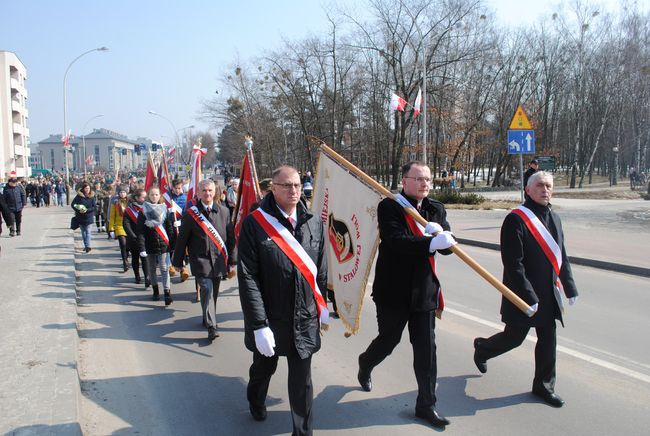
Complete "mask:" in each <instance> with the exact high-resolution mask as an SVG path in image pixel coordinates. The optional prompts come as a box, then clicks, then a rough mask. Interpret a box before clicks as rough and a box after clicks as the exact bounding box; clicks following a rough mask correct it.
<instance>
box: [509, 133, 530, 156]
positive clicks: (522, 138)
mask: <svg viewBox="0 0 650 436" xmlns="http://www.w3.org/2000/svg"><path fill="white" fill-rule="evenodd" d="M519 153H522V154H535V131H534V130H508V154H519Z"/></svg>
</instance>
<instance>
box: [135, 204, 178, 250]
mask: <svg viewBox="0 0 650 436" xmlns="http://www.w3.org/2000/svg"><path fill="white" fill-rule="evenodd" d="M145 204H146V203H145ZM151 218H152V217H151V216H147V214H146V212H145V209H143V210H142V211H141V212H140V214H139V215H138V224H137V226H136V234H137V237H138V247H139V250H140V252H143V251H146V252H147V254H151V255H157V254H163V253H168V252H170V251H172V250H173V248H174V244H175V242H176V232H175V231H174V225H173V224H172V221H171V215H170V214H169V213H167V209H166V208H165V213H164V218H163V220H162V226H163V227H164V228H165V232H166V233H167V238H168V239H169V245H167V243H166V242H165V241H164V239H163V238H162V237H161V236H160V235H159V234H158V233H157V232H156V230H155V228H152V227H149V226H147V225H146V224H145V221H146V220H148V219H151Z"/></svg>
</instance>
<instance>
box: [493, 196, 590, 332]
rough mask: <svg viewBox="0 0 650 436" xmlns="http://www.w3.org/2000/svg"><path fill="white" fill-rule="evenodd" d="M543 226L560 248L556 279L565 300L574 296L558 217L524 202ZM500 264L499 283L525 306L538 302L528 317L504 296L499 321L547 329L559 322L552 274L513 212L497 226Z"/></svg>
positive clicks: (553, 275)
mask: <svg viewBox="0 0 650 436" xmlns="http://www.w3.org/2000/svg"><path fill="white" fill-rule="evenodd" d="M524 205H525V206H526V207H528V208H529V209H530V210H532V211H533V213H534V214H535V216H537V218H539V219H540V221H541V222H542V223H543V224H544V225H545V226H546V228H547V229H548V231H549V233H550V234H551V236H553V239H555V241H556V242H557V244H558V245H559V246H560V248H561V249H562V269H561V270H560V280H561V282H562V285H563V288H564V294H565V295H566V297H567V298H571V297H575V296H577V295H578V290H577V289H576V284H575V282H574V280H573V274H572V272H571V264H570V263H569V259H568V258H567V254H566V249H565V247H564V233H563V231H562V223H561V221H560V217H559V216H558V215H557V214H556V213H555V212H553V211H552V210H551V208H550V207H549V206H542V205H539V204H537V203H535V202H534V201H533V200H531V199H528V200H526V202H525V203H524ZM501 261H502V262H503V284H504V285H506V286H507V287H508V288H510V289H511V290H512V291H513V292H514V293H515V294H517V295H518V296H519V297H521V299H522V300H524V301H525V302H526V303H527V304H528V305H533V304H535V303H538V309H537V313H535V315H533V316H532V317H531V318H529V317H528V316H527V315H526V314H525V313H523V312H522V311H521V310H519V309H518V308H517V307H516V306H515V305H514V304H512V303H511V302H510V301H508V300H507V299H506V298H505V297H504V298H503V299H502V302H501V319H502V320H503V322H505V323H506V324H517V325H525V326H530V327H540V326H548V325H549V324H551V323H552V322H554V320H556V319H558V320H560V321H562V311H561V310H560V307H561V304H562V302H561V301H560V298H561V296H560V294H559V292H556V291H555V289H554V288H555V286H554V283H555V273H554V271H553V267H552V266H551V262H550V261H549V260H548V258H547V257H546V255H545V254H544V252H543V251H542V248H541V247H540V245H539V243H538V242H537V240H536V239H535V238H534V237H533V235H532V234H531V233H530V231H529V230H528V228H527V227H526V224H525V223H524V221H523V220H522V219H521V218H520V217H519V216H518V215H516V214H515V213H512V212H511V213H509V214H508V215H507V216H506V218H505V220H504V221H503V225H502V226H501Z"/></svg>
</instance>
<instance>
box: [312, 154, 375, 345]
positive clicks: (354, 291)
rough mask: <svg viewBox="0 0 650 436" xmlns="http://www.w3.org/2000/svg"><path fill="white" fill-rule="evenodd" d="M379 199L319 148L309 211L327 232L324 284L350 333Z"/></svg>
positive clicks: (369, 256)
mask: <svg viewBox="0 0 650 436" xmlns="http://www.w3.org/2000/svg"><path fill="white" fill-rule="evenodd" d="M382 198H383V196H382V195H381V194H380V193H379V192H377V191H376V190H375V189H374V188H372V187H370V186H369V185H368V184H367V183H366V182H364V181H363V180H361V179H360V178H358V177H356V176H355V175H354V174H353V173H352V172H350V171H348V170H347V169H346V168H345V167H343V166H342V165H341V164H340V163H339V162H338V161H337V160H335V159H334V158H333V157H331V156H330V155H329V154H327V153H325V152H324V151H322V150H321V152H320V156H319V158H318V168H317V169H316V182H315V184H314V197H313V199H312V205H311V210H312V212H313V213H314V215H319V216H320V218H321V220H322V221H323V224H324V226H325V231H326V232H327V236H326V241H325V245H326V247H327V249H326V251H327V288H328V289H329V290H333V291H334V294H335V295H336V305H337V312H338V314H339V316H340V318H341V320H342V321H343V323H344V324H345V326H346V328H347V329H348V331H349V332H350V333H353V334H354V333H357V331H358V330H359V326H360V317H361V307H362V304H363V299H364V295H365V293H366V285H367V284H368V275H369V274H370V269H371V267H372V264H373V260H374V258H375V253H376V252H377V247H378V246H379V231H378V230H377V204H378V203H379V202H380V201H381V199H382ZM351 199H354V200H353V201H351Z"/></svg>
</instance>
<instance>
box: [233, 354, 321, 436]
mask: <svg viewBox="0 0 650 436" xmlns="http://www.w3.org/2000/svg"><path fill="white" fill-rule="evenodd" d="M287 364H288V366H289V377H288V378H289V380H288V385H289V405H290V406H291V419H292V421H293V433H292V434H293V435H294V436H297V435H311V434H312V432H313V430H312V414H311V406H312V402H313V399H314V388H313V386H312V383H311V356H309V357H308V358H306V359H301V358H300V356H299V355H298V352H297V351H296V350H295V349H292V351H290V352H289V354H288V355H287ZM277 367H278V356H277V355H275V356H273V357H265V356H263V355H261V354H260V353H259V352H258V351H255V352H254V353H253V364H252V365H251V367H250V370H249V376H250V379H249V381H248V388H247V390H246V397H247V398H248V402H249V403H250V404H251V405H252V406H253V407H256V408H260V407H263V406H264V404H265V402H266V394H267V392H268V390H269V383H270V382H271V376H272V375H273V374H274V373H275V370H276V369H277Z"/></svg>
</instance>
